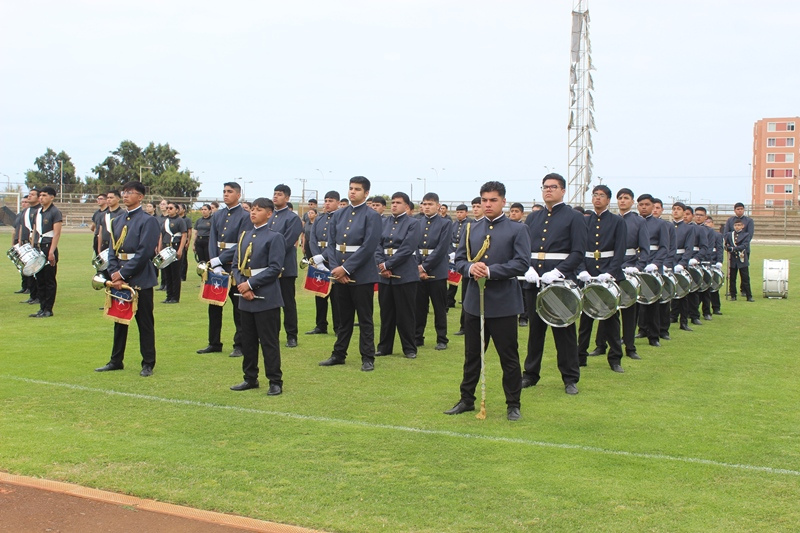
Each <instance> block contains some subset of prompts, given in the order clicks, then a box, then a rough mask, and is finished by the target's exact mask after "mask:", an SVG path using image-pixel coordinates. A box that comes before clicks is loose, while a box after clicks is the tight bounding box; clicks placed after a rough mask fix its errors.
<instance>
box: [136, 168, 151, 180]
mask: <svg viewBox="0 0 800 533" xmlns="http://www.w3.org/2000/svg"><path fill="white" fill-rule="evenodd" d="M145 168H146V169H147V170H153V167H144V166H140V167H139V182H141V181H142V170H143V169H145Z"/></svg>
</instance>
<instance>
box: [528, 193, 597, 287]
mask: <svg viewBox="0 0 800 533" xmlns="http://www.w3.org/2000/svg"><path fill="white" fill-rule="evenodd" d="M525 225H526V226H527V227H528V234H529V235H530V239H531V259H530V264H531V266H532V267H533V268H534V270H536V273H537V274H539V275H540V276H541V275H542V274H544V273H546V272H550V271H551V270H553V269H554V268H555V269H558V271H559V272H561V274H562V275H563V276H564V277H565V278H567V279H571V280H573V281H575V279H577V278H576V277H575V276H576V269H577V268H578V267H579V266H580V264H581V261H582V260H583V255H584V252H585V251H586V220H585V218H584V216H583V215H582V214H580V213H579V212H577V211H575V210H574V209H572V208H571V207H570V206H568V205H567V204H565V203H563V202H561V203H558V204H556V205H554V206H553V208H552V210H549V209H547V208H545V209H540V210H539V211H534V212H533V213H531V214H529V215H528V218H526V219H525ZM551 253H554V254H566V256H567V257H566V258H563V259H561V258H559V259H548V258H547V256H546V254H551Z"/></svg>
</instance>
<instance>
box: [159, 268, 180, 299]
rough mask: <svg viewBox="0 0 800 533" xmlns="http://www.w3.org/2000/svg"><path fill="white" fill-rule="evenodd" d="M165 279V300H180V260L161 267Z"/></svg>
mask: <svg viewBox="0 0 800 533" xmlns="http://www.w3.org/2000/svg"><path fill="white" fill-rule="evenodd" d="M161 270H162V272H164V275H165V276H166V281H167V300H175V301H176V302H180V301H181V262H180V261H174V262H172V263H170V264H168V265H167V266H166V267H164V268H162V269H161Z"/></svg>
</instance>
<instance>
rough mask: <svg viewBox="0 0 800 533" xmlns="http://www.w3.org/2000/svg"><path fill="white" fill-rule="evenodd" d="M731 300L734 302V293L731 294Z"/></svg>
mask: <svg viewBox="0 0 800 533" xmlns="http://www.w3.org/2000/svg"><path fill="white" fill-rule="evenodd" d="M731 301H732V302H735V301H736V295H735V294H731Z"/></svg>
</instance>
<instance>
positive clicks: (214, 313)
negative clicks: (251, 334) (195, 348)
mask: <svg viewBox="0 0 800 533" xmlns="http://www.w3.org/2000/svg"><path fill="white" fill-rule="evenodd" d="M235 294H239V291H237V290H236V284H235V283H234V282H233V281H231V287H230V290H229V291H228V297H229V298H230V300H231V302H230V303H231V307H232V308H233V324H234V325H235V326H236V331H235V332H234V334H233V347H234V348H240V347H241V346H242V339H241V333H240V331H241V330H242V326H241V323H242V318H241V313H240V311H239V297H238V296H234V295H235ZM223 308H224V307H223V306H219V305H209V306H208V344H209V346H213V347H214V348H219V349H220V350H221V349H222V338H221V336H222V310H223Z"/></svg>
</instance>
